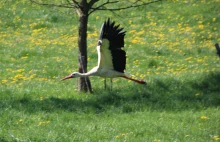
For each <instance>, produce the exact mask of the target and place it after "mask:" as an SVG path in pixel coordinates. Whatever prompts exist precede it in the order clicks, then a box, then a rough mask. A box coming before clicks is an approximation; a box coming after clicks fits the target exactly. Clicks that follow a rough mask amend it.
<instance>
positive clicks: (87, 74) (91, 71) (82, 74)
mask: <svg viewBox="0 0 220 142" xmlns="http://www.w3.org/2000/svg"><path fill="white" fill-rule="evenodd" d="M96 74H97V68H96V67H95V68H93V69H91V70H90V71H89V72H87V73H78V76H79V77H87V76H93V75H96Z"/></svg>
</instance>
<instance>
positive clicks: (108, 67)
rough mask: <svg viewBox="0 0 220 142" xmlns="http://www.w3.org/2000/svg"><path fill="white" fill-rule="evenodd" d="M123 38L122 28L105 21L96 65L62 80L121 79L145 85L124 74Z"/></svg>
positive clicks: (101, 31) (99, 41)
mask: <svg viewBox="0 0 220 142" xmlns="http://www.w3.org/2000/svg"><path fill="white" fill-rule="evenodd" d="M124 36H125V31H123V28H119V25H117V26H116V25H115V22H111V21H110V19H108V20H107V21H105V22H104V23H103V25H102V27H101V30H100V36H99V40H98V45H97V53H98V65H97V66H96V67H94V68H93V69H91V70H90V71H89V72H87V73H79V72H74V73H71V74H70V75H68V76H66V77H64V78H63V79H62V80H66V79H70V78H76V77H87V76H100V77H104V78H111V79H112V78H115V77H123V78H125V79H129V80H132V81H134V82H137V83H139V84H146V82H145V81H143V80H136V79H133V78H130V77H129V76H127V75H126V73H125V72H124V70H125V66H126V52H125V51H124V50H123V49H122V48H123V47H124ZM105 86H106V85H105Z"/></svg>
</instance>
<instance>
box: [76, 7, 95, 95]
mask: <svg viewBox="0 0 220 142" xmlns="http://www.w3.org/2000/svg"><path fill="white" fill-rule="evenodd" d="M82 4H86V3H82ZM87 24H88V10H87V6H86V5H83V11H81V13H80V15H79V31H78V32H79V36H78V46H79V53H78V55H79V56H78V59H79V68H78V71H79V72H80V73H85V72H87ZM78 91H83V92H90V93H91V92H92V89H91V83H90V80H89V78H88V77H85V78H84V77H81V78H79V80H78Z"/></svg>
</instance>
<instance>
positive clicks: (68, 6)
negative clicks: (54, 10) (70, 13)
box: [30, 0, 78, 8]
mask: <svg viewBox="0 0 220 142" xmlns="http://www.w3.org/2000/svg"><path fill="white" fill-rule="evenodd" d="M30 1H31V2H33V3H35V4H38V5H43V6H51V7H63V8H78V6H76V5H74V4H73V5H72V4H69V3H68V4H50V3H40V2H37V1H35V0H30ZM67 1H68V0H67ZM68 2H70V1H68Z"/></svg>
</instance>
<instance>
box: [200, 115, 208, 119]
mask: <svg viewBox="0 0 220 142" xmlns="http://www.w3.org/2000/svg"><path fill="white" fill-rule="evenodd" d="M200 118H201V119H203V120H206V119H208V117H207V116H205V115H203V116H201V117H200Z"/></svg>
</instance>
